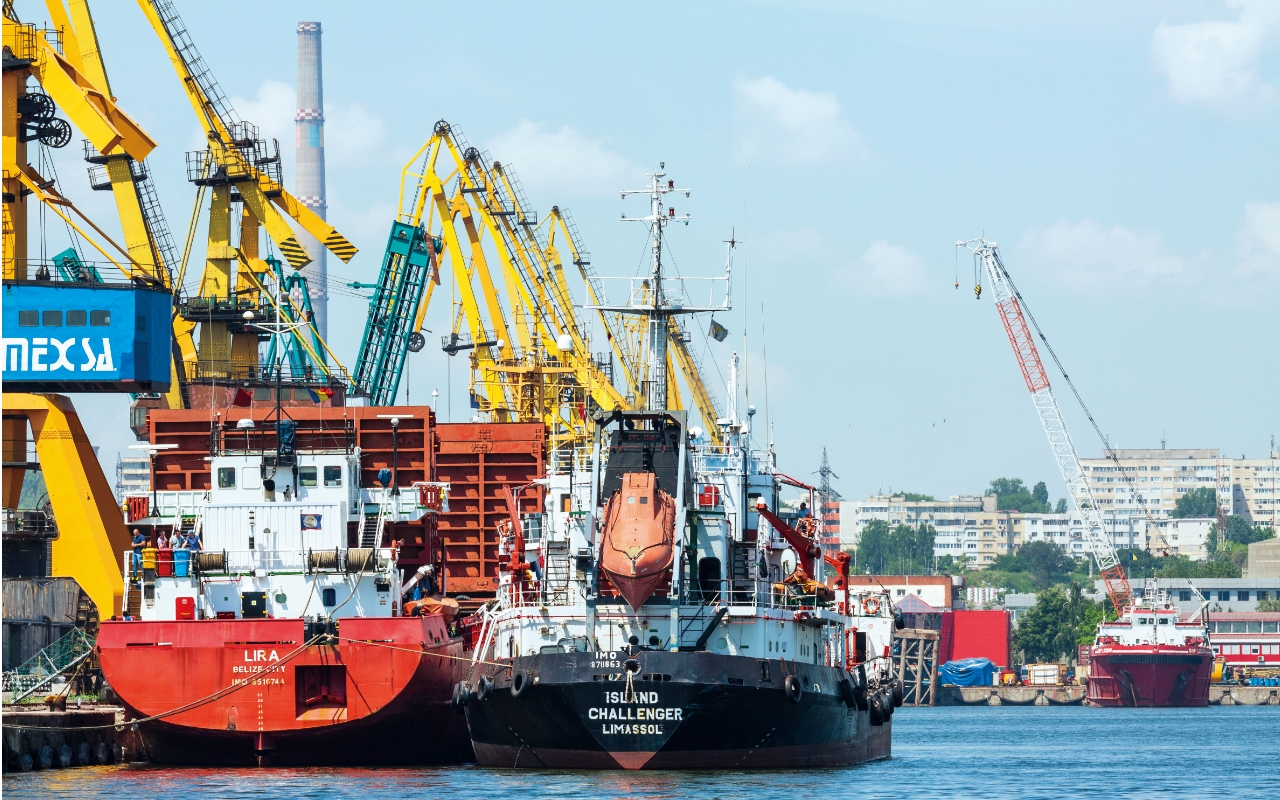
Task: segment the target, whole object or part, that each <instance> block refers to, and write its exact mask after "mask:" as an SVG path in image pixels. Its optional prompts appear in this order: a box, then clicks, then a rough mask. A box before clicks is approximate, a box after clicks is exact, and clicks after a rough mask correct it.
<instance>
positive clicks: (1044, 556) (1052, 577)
mask: <svg viewBox="0 0 1280 800" xmlns="http://www.w3.org/2000/svg"><path fill="white" fill-rule="evenodd" d="M1017 558H1018V560H1019V561H1021V562H1022V563H1023V564H1025V565H1026V571H1027V572H1030V573H1031V574H1032V575H1034V576H1035V579H1036V583H1037V584H1039V585H1040V586H1046V587H1047V586H1049V585H1051V584H1053V583H1056V582H1058V581H1059V580H1061V579H1062V578H1064V577H1066V576H1067V575H1069V574H1071V573H1072V572H1073V571H1074V570H1075V566H1076V565H1075V560H1074V559H1072V558H1071V556H1069V555H1067V554H1066V552H1065V551H1064V550H1063V549H1062V548H1061V547H1059V546H1058V545H1056V544H1054V543H1053V542H1028V543H1026V544H1024V545H1023V546H1022V547H1020V548H1018V553H1017Z"/></svg>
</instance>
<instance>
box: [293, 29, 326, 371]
mask: <svg viewBox="0 0 1280 800" xmlns="http://www.w3.org/2000/svg"><path fill="white" fill-rule="evenodd" d="M294 128H295V132H296V135H297V140H296V142H295V156H296V162H295V169H296V173H295V177H294V194H295V195H296V196H297V198H298V201H299V202H300V203H302V204H303V205H304V206H306V207H308V208H310V209H311V210H312V211H314V212H316V213H317V214H319V215H320V218H321V219H324V218H325V212H326V210H327V205H326V203H325V193H324V80H323V78H322V77H321V75H320V23H319V22H299V23H298V113H297V115H296V116H295V117H294ZM299 238H300V239H301V240H302V244H303V246H304V247H306V248H307V252H308V253H310V254H311V257H312V258H314V259H315V261H314V262H313V263H312V264H311V265H310V266H311V267H312V268H313V270H314V271H312V272H311V274H310V275H308V276H307V287H308V290H309V291H308V293H309V294H310V295H311V309H312V311H314V312H315V321H316V330H318V331H319V332H320V337H321V338H322V339H324V340H325V341H326V342H327V341H328V340H329V288H328V285H329V266H328V262H327V258H326V253H325V249H324V247H323V246H322V245H321V244H320V242H318V241H317V240H316V238H315V237H314V236H311V235H310V234H308V233H306V232H305V231H303V232H301V234H300V236H299ZM321 357H323V354H322V356H321Z"/></svg>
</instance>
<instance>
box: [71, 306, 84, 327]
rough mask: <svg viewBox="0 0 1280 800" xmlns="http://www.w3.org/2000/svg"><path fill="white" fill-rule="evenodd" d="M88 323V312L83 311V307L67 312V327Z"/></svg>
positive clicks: (82, 325) (81, 325)
mask: <svg viewBox="0 0 1280 800" xmlns="http://www.w3.org/2000/svg"><path fill="white" fill-rule="evenodd" d="M88 324H89V312H87V311H85V310H84V309H79V310H75V309H72V310H71V311H68V312H67V327H68V328H83V327H84V326H85V325H88Z"/></svg>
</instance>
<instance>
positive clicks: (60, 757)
mask: <svg viewBox="0 0 1280 800" xmlns="http://www.w3.org/2000/svg"><path fill="white" fill-rule="evenodd" d="M37 709H38V710H37ZM123 722H124V709H122V708H118V707H115V706H98V707H96V708H82V709H75V708H72V709H68V710H66V711H47V710H44V709H40V708H39V707H30V710H27V709H20V710H11V709H10V708H5V710H4V714H3V735H2V736H0V738H3V767H4V771H5V772H29V771H31V770H37V769H63V768H67V767H87V766H91V765H99V766H105V765H107V764H120V763H125V762H129V761H138V760H142V759H144V758H145V754H144V748H143V746H142V741H141V738H140V737H139V736H138V734H137V733H135V732H134V731H132V730H130V729H129V728H127V727H126V728H113V727H103V726H107V725H117V724H121V723H123Z"/></svg>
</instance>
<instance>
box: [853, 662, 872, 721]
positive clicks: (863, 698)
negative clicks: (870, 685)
mask: <svg viewBox="0 0 1280 800" xmlns="http://www.w3.org/2000/svg"><path fill="white" fill-rule="evenodd" d="M852 683H853V691H854V695H853V696H854V699H855V700H856V701H857V704H858V710H859V711H866V710H867V709H868V708H870V707H871V704H870V703H869V702H867V670H866V669H865V668H864V667H863V665H862V664H859V665H858V668H857V669H856V670H854V671H853V676H852Z"/></svg>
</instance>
